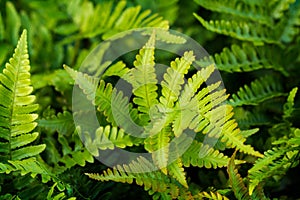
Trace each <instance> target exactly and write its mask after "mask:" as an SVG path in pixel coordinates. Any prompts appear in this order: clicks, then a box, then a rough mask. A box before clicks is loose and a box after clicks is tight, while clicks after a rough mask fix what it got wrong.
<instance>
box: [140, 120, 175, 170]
mask: <svg viewBox="0 0 300 200" xmlns="http://www.w3.org/2000/svg"><path fill="white" fill-rule="evenodd" d="M171 136H172V132H171V128H170V127H168V126H167V127H165V128H163V129H162V130H161V131H160V132H159V133H157V134H155V135H153V136H150V137H148V138H147V139H146V140H145V149H146V150H147V151H148V152H150V153H152V159H153V161H154V163H155V164H156V165H157V166H158V167H159V168H160V169H161V170H162V172H164V173H165V174H167V168H166V167H167V165H168V158H169V143H170V137H171Z"/></svg>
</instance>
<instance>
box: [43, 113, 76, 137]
mask: <svg viewBox="0 0 300 200" xmlns="http://www.w3.org/2000/svg"><path fill="white" fill-rule="evenodd" d="M38 122H39V126H40V127H44V128H46V129H48V130H51V131H57V132H58V133H61V134H63V135H67V134H68V133H72V132H74V130H75V126H74V119H73V116H72V114H71V113H70V112H68V111H64V112H63V113H58V114H57V115H54V116H52V117H50V118H46V119H40V120H38Z"/></svg>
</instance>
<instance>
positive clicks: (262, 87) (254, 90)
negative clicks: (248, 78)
mask: <svg viewBox="0 0 300 200" xmlns="http://www.w3.org/2000/svg"><path fill="white" fill-rule="evenodd" d="M281 91H282V88H281V85H280V84H279V83H278V82H277V81H275V79H274V78H273V77H272V76H265V77H262V78H260V79H258V80H255V81H253V82H251V84H250V87H249V86H247V85H245V86H244V87H242V88H240V89H239V91H238V92H237V94H233V95H232V99H230V100H229V103H230V104H231V105H233V106H241V105H257V104H258V103H260V102H263V101H266V100H268V99H271V98H274V97H278V96H282V95H283V93H282V92H281Z"/></svg>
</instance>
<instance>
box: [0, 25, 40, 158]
mask: <svg viewBox="0 0 300 200" xmlns="http://www.w3.org/2000/svg"><path fill="white" fill-rule="evenodd" d="M26 37H27V36H26V30H24V31H23V33H22V35H21V37H20V40H19V42H18V45H17V47H16V49H15V53H14V54H13V56H12V58H11V59H10V60H9V63H7V64H6V66H5V69H4V70H3V73H1V74H0V99H1V102H0V109H1V112H0V132H1V135H0V138H1V140H2V141H1V143H0V145H1V152H2V153H1V155H0V156H1V161H6V160H19V159H23V158H26V157H32V156H35V155H37V154H39V153H41V152H42V151H43V150H44V149H45V147H46V146H45V145H44V144H40V145H29V144H30V143H32V142H33V141H34V140H36V138H37V137H38V133H32V134H30V132H31V131H32V130H33V129H34V128H35V127H36V126H37V123H36V122H35V120H36V119H37V118H38V115H37V114H35V113H33V112H34V111H36V110H37V109H38V104H34V101H35V96H34V95H30V94H31V93H32V91H33V88H32V86H31V82H30V72H29V70H30V65H29V59H28V50H27V38H26ZM28 145H29V146H28Z"/></svg>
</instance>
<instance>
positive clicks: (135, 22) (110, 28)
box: [57, 1, 169, 41]
mask: <svg viewBox="0 0 300 200" xmlns="http://www.w3.org/2000/svg"><path fill="white" fill-rule="evenodd" d="M126 4H127V3H126V1H119V2H118V4H117V5H114V4H113V2H103V3H99V4H97V5H96V6H95V7H94V6H93V4H92V2H89V1H83V2H80V1H77V2H74V3H71V4H69V6H68V13H69V15H70V16H72V19H73V21H74V23H75V25H76V27H75V29H74V32H79V33H78V34H77V35H75V37H83V38H92V37H95V36H97V35H100V34H101V35H102V38H103V39H107V38H109V37H111V36H113V35H114V34H116V33H119V32H122V31H126V30H130V29H134V28H140V27H160V28H164V29H168V28H169V25H168V22H167V21H166V20H163V18H162V17H159V16H158V15H157V14H151V11H150V10H145V11H141V6H135V7H128V8H126ZM103 10H105V11H106V12H103ZM87 13H88V14H87ZM95 19H96V20H95ZM67 25H68V24H63V25H62V27H63V26H67ZM57 29H63V28H60V27H58V28H57ZM71 37H74V36H71ZM68 40H70V39H68V38H67V39H66V41H68Z"/></svg>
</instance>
